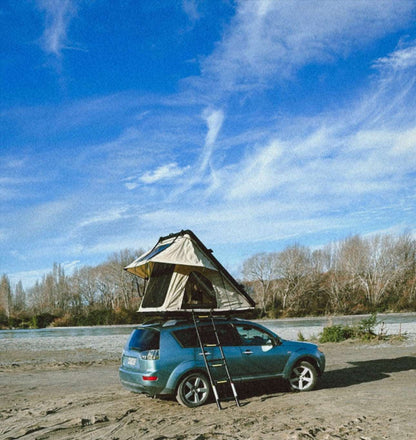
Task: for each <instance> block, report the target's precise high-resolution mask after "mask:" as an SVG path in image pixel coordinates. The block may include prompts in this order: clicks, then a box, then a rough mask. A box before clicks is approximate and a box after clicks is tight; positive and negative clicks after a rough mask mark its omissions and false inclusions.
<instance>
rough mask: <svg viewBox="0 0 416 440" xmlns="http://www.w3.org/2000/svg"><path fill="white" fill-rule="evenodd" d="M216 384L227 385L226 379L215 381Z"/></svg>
mask: <svg viewBox="0 0 416 440" xmlns="http://www.w3.org/2000/svg"><path fill="white" fill-rule="evenodd" d="M216 382H217V384H221V383H228V379H222V380H217V381H216Z"/></svg>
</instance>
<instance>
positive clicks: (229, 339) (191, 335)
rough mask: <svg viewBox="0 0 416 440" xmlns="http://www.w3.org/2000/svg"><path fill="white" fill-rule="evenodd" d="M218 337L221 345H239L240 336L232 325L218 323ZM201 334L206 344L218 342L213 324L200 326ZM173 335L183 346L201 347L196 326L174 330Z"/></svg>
mask: <svg viewBox="0 0 416 440" xmlns="http://www.w3.org/2000/svg"><path fill="white" fill-rule="evenodd" d="M217 332H218V337H219V340H220V342H221V345H224V346H230V345H238V338H237V335H236V334H235V331H234V329H233V327H232V326H231V325H228V324H226V325H218V326H217ZM199 334H200V337H201V340H202V342H203V343H204V344H216V343H217V339H216V337H215V333H214V329H213V328H212V327H211V326H209V325H208V326H202V327H199ZM173 335H174V336H175V338H176V339H177V341H178V342H179V344H181V345H182V347H183V348H195V347H199V342H198V337H197V335H196V331H195V328H193V327H190V328H187V329H183V330H177V331H174V332H173Z"/></svg>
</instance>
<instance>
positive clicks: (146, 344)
mask: <svg viewBox="0 0 416 440" xmlns="http://www.w3.org/2000/svg"><path fill="white" fill-rule="evenodd" d="M159 341H160V333H159V332H158V331H156V330H153V329H147V328H146V329H142V328H139V329H136V330H134V331H133V333H132V334H131V336H130V339H129V342H128V344H127V345H128V349H129V350H137V351H147V350H158V349H159Z"/></svg>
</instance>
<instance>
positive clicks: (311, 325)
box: [0, 313, 416, 343]
mask: <svg viewBox="0 0 416 440" xmlns="http://www.w3.org/2000/svg"><path fill="white" fill-rule="evenodd" d="M369 316H370V315H359V316H357V315H354V316H333V317H319V318H317V317H308V318H286V319H268V320H257V322H259V323H261V324H262V325H264V326H265V327H268V328H269V329H271V330H272V331H274V332H275V333H277V334H278V335H279V336H281V337H282V338H285V339H297V338H298V335H299V333H301V334H302V335H303V336H304V337H305V338H306V339H310V338H313V337H317V336H318V335H319V333H321V332H322V329H323V328H324V327H326V326H328V325H332V324H342V325H356V324H358V323H359V322H360V321H361V320H362V319H364V318H368V317H369ZM377 319H378V321H379V322H380V323H379V324H378V326H377V327H376V329H377V330H378V331H380V330H381V329H383V331H385V332H387V334H399V333H402V334H404V333H406V334H407V335H408V336H409V337H411V338H412V339H416V313H391V314H379V315H377ZM135 327H136V326H135V325H115V326H91V327H49V328H44V329H18V330H0V340H3V343H5V342H6V341H5V340H9V341H8V342H9V343H12V341H11V340H15V343H19V339H25V340H27V339H32V338H47V339H50V338H61V337H62V338H71V339H72V338H79V339H80V340H82V339H83V338H84V337H111V336H122V335H128V334H130V332H131V331H132V329H133V328H135ZM22 342H23V341H22Z"/></svg>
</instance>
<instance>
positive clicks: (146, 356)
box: [140, 350, 160, 361]
mask: <svg viewBox="0 0 416 440" xmlns="http://www.w3.org/2000/svg"><path fill="white" fill-rule="evenodd" d="M159 354H160V352H159V350H148V351H142V352H141V353H140V357H141V359H143V360H145V361H155V360H157V359H159Z"/></svg>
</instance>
